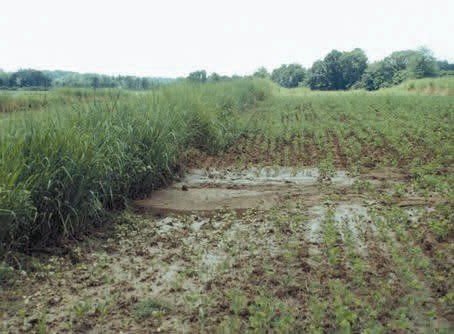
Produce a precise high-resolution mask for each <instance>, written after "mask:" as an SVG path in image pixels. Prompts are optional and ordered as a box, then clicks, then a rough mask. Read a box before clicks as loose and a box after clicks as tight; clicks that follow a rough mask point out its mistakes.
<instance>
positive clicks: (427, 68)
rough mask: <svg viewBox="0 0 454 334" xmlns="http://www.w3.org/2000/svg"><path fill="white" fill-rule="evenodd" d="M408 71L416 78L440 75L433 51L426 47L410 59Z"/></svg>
mask: <svg viewBox="0 0 454 334" xmlns="http://www.w3.org/2000/svg"><path fill="white" fill-rule="evenodd" d="M407 70H408V72H409V73H410V75H411V76H412V77H414V78H425V77H435V76H437V75H438V73H439V69H438V66H437V62H436V59H435V57H434V56H433V54H432V51H430V50H429V49H427V48H424V47H423V48H420V49H419V50H418V51H417V52H416V53H415V54H414V55H412V56H411V57H410V58H409V61H408V66H407Z"/></svg>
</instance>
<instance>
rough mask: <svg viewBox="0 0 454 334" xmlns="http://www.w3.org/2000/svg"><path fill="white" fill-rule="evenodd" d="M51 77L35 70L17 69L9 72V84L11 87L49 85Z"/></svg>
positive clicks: (45, 86)
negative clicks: (11, 72)
mask: <svg viewBox="0 0 454 334" xmlns="http://www.w3.org/2000/svg"><path fill="white" fill-rule="evenodd" d="M50 85H51V79H50V78H49V77H47V76H46V75H44V73H43V72H41V71H37V70H31V69H28V70H19V71H17V72H14V73H13V74H11V76H10V78H9V86H11V87H44V88H47V87H50Z"/></svg>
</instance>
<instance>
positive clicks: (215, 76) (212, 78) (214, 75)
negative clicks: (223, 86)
mask: <svg viewBox="0 0 454 334" xmlns="http://www.w3.org/2000/svg"><path fill="white" fill-rule="evenodd" d="M208 81H211V82H217V81H221V76H220V75H219V74H217V73H216V72H213V73H211V75H210V76H209V77H208Z"/></svg>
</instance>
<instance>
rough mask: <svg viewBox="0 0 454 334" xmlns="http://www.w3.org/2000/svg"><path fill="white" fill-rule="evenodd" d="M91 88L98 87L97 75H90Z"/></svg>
mask: <svg viewBox="0 0 454 334" xmlns="http://www.w3.org/2000/svg"><path fill="white" fill-rule="evenodd" d="M91 88H93V89H97V88H99V77H98V76H97V75H94V76H92V78H91Z"/></svg>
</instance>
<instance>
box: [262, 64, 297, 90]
mask: <svg viewBox="0 0 454 334" xmlns="http://www.w3.org/2000/svg"><path fill="white" fill-rule="evenodd" d="M262 74H264V73H263V71H262ZM305 78H306V70H305V69H304V68H303V67H302V66H301V65H299V64H289V65H281V66H280V67H279V68H276V69H275V70H273V72H272V73H271V80H273V81H274V82H275V83H277V84H278V85H280V86H282V87H286V88H293V87H298V86H299V85H300V83H302V82H303V81H304V79H305Z"/></svg>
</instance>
